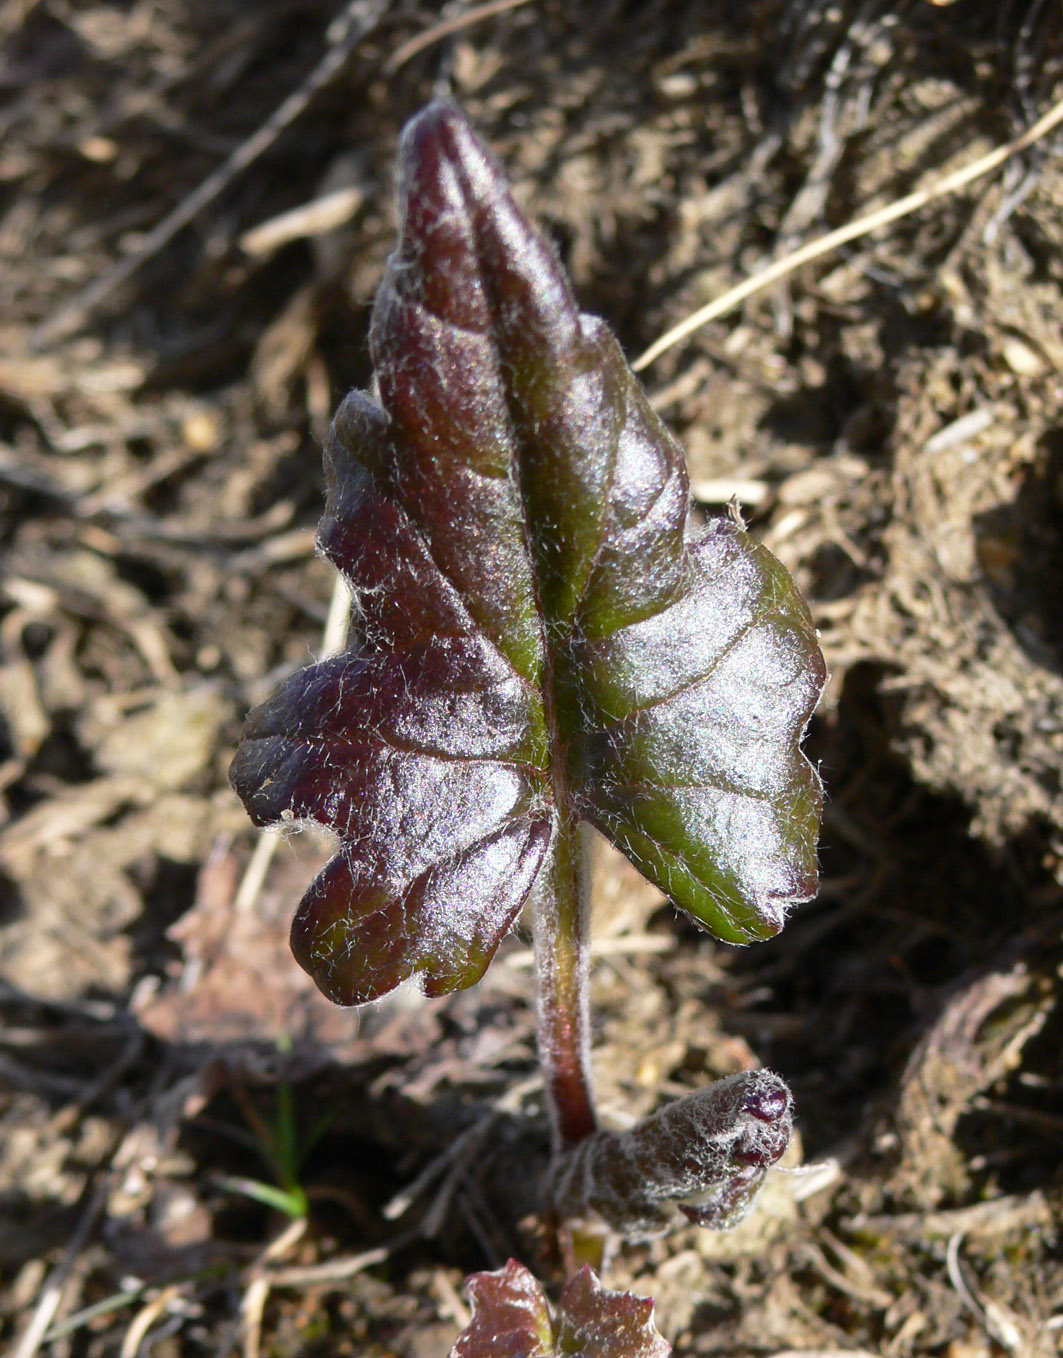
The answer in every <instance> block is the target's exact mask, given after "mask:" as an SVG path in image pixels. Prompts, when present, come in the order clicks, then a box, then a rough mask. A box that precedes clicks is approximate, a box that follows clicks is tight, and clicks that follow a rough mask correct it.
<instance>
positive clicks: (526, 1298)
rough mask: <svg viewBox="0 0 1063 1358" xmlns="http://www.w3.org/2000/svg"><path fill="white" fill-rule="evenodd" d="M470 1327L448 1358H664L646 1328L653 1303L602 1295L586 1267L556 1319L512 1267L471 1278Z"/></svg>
mask: <svg viewBox="0 0 1063 1358" xmlns="http://www.w3.org/2000/svg"><path fill="white" fill-rule="evenodd" d="M468 1289H469V1294H470V1296H471V1298H472V1303H473V1316H472V1320H471V1321H470V1323H469V1325H468V1326H467V1327H466V1329H465V1330H463V1331H462V1333H461V1334H460V1335H459V1336H458V1341H457V1343H456V1344H455V1345H454V1348H453V1349H452V1350H451V1358H564V1356H565V1355H572V1356H573V1358H575V1356H576V1355H580V1356H581V1358H668V1354H669V1353H671V1351H672V1350H671V1346H670V1345H669V1344H668V1343H667V1342H666V1341H665V1340H664V1339H663V1338H662V1337H661V1335H659V1334H658V1333H657V1330H656V1328H655V1327H654V1324H653V1302H652V1301H649V1300H647V1299H646V1298H644V1297H636V1296H634V1295H633V1294H632V1293H630V1292H608V1291H606V1290H605V1289H604V1288H603V1287H602V1286H601V1284H600V1283H599V1281H598V1279H597V1278H596V1277H595V1276H594V1274H593V1273H592V1272H591V1270H590V1268H589V1267H587V1266H586V1265H585V1266H584V1267H583V1268H582V1269H581V1270H580V1271H579V1273H577V1274H576V1275H575V1277H574V1278H572V1279H570V1280H569V1282H568V1283H566V1284H565V1287H564V1290H563V1291H562V1293H561V1298H560V1300H559V1302H558V1306H557V1313H556V1317H555V1316H551V1313H550V1307H549V1306H548V1304H547V1301H546V1296H545V1295H544V1293H543V1289H542V1287H541V1286H540V1284H539V1282H538V1280H537V1279H536V1278H535V1276H534V1275H533V1274H532V1273H530V1272H529V1271H528V1269H526V1268H525V1267H524V1266H523V1265H522V1264H518V1263H517V1262H516V1260H514V1259H511V1260H510V1261H509V1263H508V1264H507V1265H506V1266H505V1268H502V1269H499V1270H498V1271H497V1272H496V1273H474V1274H473V1275H472V1277H471V1278H470V1279H469V1281H468Z"/></svg>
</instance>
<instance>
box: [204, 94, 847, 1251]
mask: <svg viewBox="0 0 1063 1358" xmlns="http://www.w3.org/2000/svg"><path fill="white" fill-rule="evenodd" d="M399 192H400V217H401V230H400V238H399V243H398V248H397V249H396V251H395V253H394V254H393V255H392V257H391V260H390V262H389V266H388V270H387V274H386V276H385V278H384V281H383V283H382V285H381V288H380V291H379V293H378V295H377V299H376V305H375V309H374V312H373V320H372V326H371V330H370V346H371V349H372V354H373V360H374V364H375V369H376V376H377V384H378V389H379V395H378V396H376V397H374V396H371V395H366V394H364V393H362V392H352V393H351V394H350V395H349V396H348V397H347V398H346V400H345V401H344V402H343V404H342V405H341V406H340V408H339V411H338V413H337V415H336V419H335V422H334V425H333V428H332V432H331V434H330V437H329V441H328V446H327V448H326V454H325V465H326V476H327V486H328V500H327V504H326V508H325V515H324V518H323V520H322V522H321V527H320V533H319V544H320V547H321V550H322V551H323V553H324V554H325V556H326V557H328V559H329V560H330V561H332V562H333V563H334V564H335V565H336V567H337V568H338V569H339V570H340V571H342V572H343V574H344V576H345V577H346V579H347V581H348V583H349V585H350V588H351V591H352V595H353V598H354V600H355V626H354V627H353V629H352V640H351V642H350V645H349V648H348V649H347V650H346V651H345V652H344V653H342V654H340V655H337V656H334V657H331V658H329V659H327V660H323V661H321V662H320V663H318V664H316V665H311V666H310V667H309V668H307V669H305V670H303V671H301V672H300V673H298V674H296V675H294V676H293V677H292V678H291V679H289V680H288V681H287V683H285V684H284V685H283V686H282V687H281V688H280V690H279V691H278V692H277V693H276V694H275V695H274V696H273V697H272V698H270V699H269V700H268V701H267V702H266V703H264V704H263V705H262V706H261V707H259V708H257V709H256V710H255V711H254V712H252V713H251V715H250V716H249V718H248V720H247V725H246V728H245V731H244V734H243V738H242V741H241V744H240V748H239V750H238V752H237V755H236V759H235V761H234V764H233V768H232V775H231V776H232V781H233V784H234V786H235V788H236V790H237V792H238V793H239V795H240V796H241V797H242V799H243V801H244V803H245V805H246V806H247V808H248V811H249V813H250V815H251V817H252V819H253V820H254V821H255V822H256V823H257V824H259V825H269V824H273V823H275V822H278V821H281V820H286V821H291V820H296V821H299V820H303V819H309V820H314V821H318V822H320V823H322V824H324V825H325V826H327V827H328V828H329V829H331V830H332V831H333V832H334V833H335V835H336V836H337V838H338V843H339V848H338V852H337V854H336V856H335V857H334V858H333V859H332V860H331V862H330V863H329V864H328V865H327V866H326V867H325V869H324V870H323V872H322V873H321V874H320V876H319V877H318V878H317V879H316V881H315V882H314V883H313V884H312V885H311V887H310V889H309V890H308V891H307V893H306V895H305V897H304V898H303V901H302V903H301V905H300V907H299V909H298V912H297V914H296V917H295V922H294V926H293V930H292V946H293V949H294V952H295V955H296V957H297V958H298V960H299V962H300V963H301V964H302V965H303V966H304V967H305V968H306V969H307V970H308V971H309V972H310V974H311V975H312V976H313V977H314V979H315V980H316V982H317V984H318V985H319V986H320V988H321V989H322V990H323V991H324V993H325V994H326V995H328V996H329V997H330V998H331V999H333V1000H335V1001H336V1002H337V1003H339V1004H363V1003H365V1002H367V1001H370V1000H374V999H377V998H378V997H379V996H381V995H384V994H386V993H387V992H388V991H390V990H392V989H393V988H394V987H395V986H397V985H399V984H400V983H401V982H403V981H405V980H407V979H409V978H411V977H417V978H419V980H420V981H421V984H422V985H423V987H424V990H425V991H426V993H427V994H429V995H442V994H445V993H447V992H449V991H453V990H459V989H462V988H464V987H466V986H470V985H472V984H473V983H474V982H476V981H477V980H479V978H480V977H481V976H482V975H483V972H484V970H485V969H486V967H487V965H488V963H489V962H490V961H491V958H492V957H493V956H494V953H495V951H496V949H497V947H498V944H499V941H500V940H501V938H502V937H503V935H504V934H505V933H506V931H507V930H508V929H509V928H510V927H511V925H512V924H513V922H514V920H515V919H516V917H517V915H518V913H519V912H520V910H521V908H522V906H523V905H524V904H525V902H526V901H529V900H530V901H531V903H532V929H533V933H534V940H535V955H536V965H537V971H538V983H539V996H538V1001H539V1050H540V1056H541V1061H542V1066H543V1072H544V1078H545V1088H546V1099H547V1104H548V1108H549V1110H550V1115H551V1120H552V1128H553V1140H554V1161H553V1164H552V1167H551V1169H550V1171H549V1173H548V1175H547V1177H546V1180H545V1182H544V1192H545V1193H546V1194H547V1196H548V1198H549V1199H550V1200H551V1201H552V1205H553V1207H554V1208H555V1209H556V1210H557V1211H558V1212H560V1213H562V1214H571V1215H577V1216H578V1215H580V1214H585V1213H588V1212H589V1213H593V1214H597V1215H598V1216H602V1217H604V1218H605V1220H606V1221H607V1222H608V1223H609V1224H610V1225H611V1226H613V1227H614V1228H615V1229H618V1230H621V1231H635V1232H637V1233H644V1232H648V1231H652V1230H659V1229H662V1228H663V1227H664V1226H665V1225H666V1224H667V1223H668V1221H669V1220H670V1219H671V1218H673V1217H674V1216H675V1213H674V1212H673V1211H672V1206H678V1207H680V1208H681V1209H683V1210H684V1211H685V1212H686V1215H687V1216H688V1217H689V1218H691V1219H694V1220H700V1221H703V1222H705V1223H707V1224H714V1225H725V1224H728V1223H729V1222H731V1221H733V1220H735V1219H736V1218H737V1216H739V1215H740V1214H741V1212H742V1211H743V1210H744V1209H745V1207H746V1206H748V1203H749V1202H750V1201H751V1199H752V1195H753V1193H754V1191H755V1188H756V1186H757V1184H758V1183H759V1182H760V1179H761V1178H763V1174H764V1172H765V1170H766V1168H767V1167H768V1166H769V1165H770V1164H772V1163H774V1161H775V1159H777V1157H778V1156H779V1155H780V1154H781V1153H782V1150H783V1149H784V1148H785V1145H786V1141H787V1138H788V1136H789V1131H790V1119H791V1116H792V1114H791V1105H790V1099H789V1094H788V1091H787V1090H786V1087H785V1085H783V1084H782V1082H781V1081H780V1080H779V1079H778V1077H776V1076H773V1075H769V1074H767V1073H766V1072H753V1073H750V1074H747V1075H744V1076H741V1077H738V1078H737V1079H736V1080H733V1081H730V1082H724V1083H723V1084H721V1085H717V1086H714V1087H713V1088H712V1089H710V1090H708V1091H705V1092H704V1093H702V1094H698V1095H693V1096H691V1098H690V1099H687V1100H683V1101H682V1102H681V1103H680V1104H679V1105H676V1106H674V1107H673V1108H671V1109H666V1110H664V1112H663V1113H661V1114H658V1115H656V1117H655V1118H652V1119H649V1120H648V1121H647V1122H646V1123H645V1124H643V1126H642V1127H641V1128H639V1129H635V1130H634V1131H633V1132H631V1133H626V1134H624V1136H616V1135H614V1134H612V1133H609V1132H607V1131H603V1130H599V1129H598V1124H597V1119H596V1116H595V1111H594V1100H593V1097H592V1092H591V1083H590V1072H589V1062H588V1002H587V959H588V950H587V945H588V939H587V932H588V918H587V889H586V881H585V869H584V858H583V851H582V847H581V830H580V826H581V822H589V823H590V824H591V825H593V826H596V827H597V828H598V829H599V830H600V831H601V832H602V833H603V834H604V835H606V836H607V837H608V838H609V839H610V840H612V842H613V843H614V844H616V845H617V846H618V847H619V848H620V849H621V850H622V851H623V852H624V853H625V854H627V856H628V857H629V858H630V859H631V860H632V862H634V863H635V864H636V866H637V867H638V868H639V869H641V871H642V872H643V873H645V875H646V876H647V877H648V878H650V880H651V881H653V882H654V883H656V884H657V885H658V886H659V887H660V888H661V889H662V890H663V891H664V892H666V893H667V895H668V896H670V897H671V899H672V900H673V901H674V902H675V903H676V904H677V905H678V906H680V907H681V908H682V909H684V910H686V911H687V912H688V913H689V914H690V915H692V916H693V917H694V918H695V919H696V920H697V921H698V922H699V923H700V924H702V925H703V926H705V927H706V928H707V929H709V930H710V931H711V932H712V933H713V934H714V935H715V936H716V937H717V938H719V939H722V940H725V941H727V942H731V943H750V942H753V941H755V940H757V939H764V938H769V937H771V936H772V935H773V934H775V933H777V932H778V931H779V930H780V929H781V928H782V926H783V923H784V920H785V918H786V913H787V911H788V909H789V908H790V907H791V906H792V905H794V904H796V903H798V902H800V901H804V900H807V899H809V898H810V897H811V896H812V895H813V894H814V892H815V890H816V836H817V832H818V824H819V812H820V785H819V780H818V778H817V776H816V774H815V772H814V771H813V769H812V768H811V766H810V765H809V763H808V762H807V760H806V759H805V758H804V756H803V755H802V754H801V752H800V749H799V745H800V740H801V737H802V734H803V732H804V728H805V726H806V723H807V722H808V719H809V716H810V714H811V712H812V710H813V708H814V706H815V704H816V702H817V700H818V697H819V693H820V690H821V688H822V685H823V681H824V665H823V659H822V656H821V654H820V651H819V647H818V645H817V642H816V636H815V632H814V629H813V626H812V623H811V620H810V618H809V614H808V611H807V609H806V608H805V605H804V604H803V602H802V601H801V599H800V598H799V596H798V594H797V593H796V590H795V588H794V585H793V582H792V581H791V579H790V577H789V576H788V574H787V573H786V571H785V569H784V568H783V567H782V566H781V565H780V563H779V562H778V561H776V560H775V559H774V557H772V556H771V555H770V553H768V552H767V551H766V550H765V549H764V548H763V547H761V546H760V545H758V544H757V543H756V542H755V541H754V540H753V539H752V538H751V537H749V536H748V535H747V534H746V533H745V532H744V531H743V530H742V528H741V527H740V526H739V525H738V524H737V523H735V522H734V521H733V520H732V519H731V518H724V519H717V520H715V521H713V522H710V523H709V524H708V525H707V526H704V527H701V526H698V525H696V524H695V523H694V522H693V521H692V518H691V513H690V494H689V487H688V479H687V473H686V467H685V463H684V459H683V455H682V452H681V450H680V449H679V447H678V445H677V444H676V443H675V442H674V441H673V439H672V438H671V437H670V435H669V434H668V432H667V431H666V430H665V429H664V427H663V426H662V424H661V423H660V421H659V420H658V419H657V417H656V416H655V414H654V413H653V411H652V410H651V409H650V407H649V405H648V403H647V401H646V398H645V396H644V395H643V393H642V391H641V389H640V387H639V386H638V383H637V382H636V380H635V378H634V377H633V376H632V374H631V373H630V371H629V369H628V368H627V366H626V364H625V362H624V359H623V356H622V354H621V352H620V349H619V347H618V345H617V343H616V341H615V340H614V339H613V337H612V335H611V334H610V333H609V331H608V329H607V328H606V326H605V325H604V324H603V323H602V322H601V321H599V320H596V319H594V318H592V317H589V316H585V315H582V314H581V313H580V311H579V309H578V307H577V305H576V302H575V299H574V297H573V294H572V290H571V287H570V285H569V283H568V281H567V279H566V278H565V276H564V273H563V272H562V270H561V267H560V265H559V263H558V260H557V257H556V255H555V254H554V251H553V250H552V249H551V247H550V246H549V244H548V243H547V242H546V241H545V240H544V239H543V237H542V236H540V235H539V233H538V232H537V231H536V230H535V229H534V227H532V226H531V225H530V223H529V222H528V221H527V220H526V219H525V217H524V216H523V215H522V214H521V212H520V211H519V209H518V208H517V207H516V205H515V203H514V201H513V199H512V197H511V195H510V193H509V190H508V188H507V185H506V182H505V178H504V176H503V174H502V172H501V171H500V169H499V168H498V167H497V165H496V164H495V162H494V161H493V160H492V159H491V157H490V156H489V154H488V153H487V151H486V150H485V149H484V147H483V146H482V145H481V144H480V142H479V141H478V140H477V138H476V137H475V135H474V134H473V132H472V130H471V128H470V126H469V124H468V122H467V120H466V118H465V116H464V115H463V114H462V112H461V111H460V110H459V109H457V108H456V107H454V106H453V105H451V104H448V103H437V104H433V105H431V106H430V107H429V108H427V109H426V110H425V111H424V112H423V113H421V114H420V115H419V116H418V117H417V118H415V119H414V120H413V121H412V122H411V124H410V125H409V127H408V128H407V129H406V131H405V134H404V136H403V140H402V147H401V151H400V156H399ZM670 1205H671V1206H670Z"/></svg>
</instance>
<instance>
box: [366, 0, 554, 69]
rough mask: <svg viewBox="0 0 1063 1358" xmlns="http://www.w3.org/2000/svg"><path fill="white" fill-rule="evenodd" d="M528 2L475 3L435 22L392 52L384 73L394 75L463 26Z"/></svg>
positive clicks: (466, 26) (513, 0)
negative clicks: (448, 17)
mask: <svg viewBox="0 0 1063 1358" xmlns="http://www.w3.org/2000/svg"><path fill="white" fill-rule="evenodd" d="M526 4H528V0H488V3H487V4H485V5H474V6H473V7H472V8H471V9H466V10H463V11H462V13H461V14H456V15H455V16H454V18H453V19H444V20H443V21H442V23H438V24H434V25H433V26H432V27H431V28H429V29H428V30H427V31H426V32H424V33H418V34H417V36H416V38H411V39H410V40H409V42H404V43H403V44H402V46H401V47H399V48H398V49H397V50H396V51H394V52H392V54H391V56H390V57H388V59H387V61H386V62H385V63H384V74H385V75H394V74H395V72H396V71H398V70H399V69H401V67H403V66H405V65H406V63H407V62H408V61H409V60H410V59H411V58H412V57H415V56H416V55H417V53H418V52H423V51H424V50H425V48H426V47H431V46H432V45H433V44H434V43H437V42H441V41H442V40H443V39H444V38H449V37H450V35H451V34H452V33H460V32H461V30H462V29H463V28H470V27H471V26H472V25H473V24H477V23H479V22H480V20H481V19H491V18H493V17H494V16H495V15H496V14H505V12H506V10H509V9H517V8H518V6H520V5H526Z"/></svg>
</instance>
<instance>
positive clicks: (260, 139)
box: [30, 0, 388, 349]
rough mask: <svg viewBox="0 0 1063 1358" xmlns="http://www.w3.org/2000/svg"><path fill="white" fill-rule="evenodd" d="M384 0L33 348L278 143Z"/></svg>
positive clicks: (369, 7) (357, 9)
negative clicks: (282, 134)
mask: <svg viewBox="0 0 1063 1358" xmlns="http://www.w3.org/2000/svg"><path fill="white" fill-rule="evenodd" d="M387 11H388V4H387V0H354V3H352V4H350V5H348V6H347V8H346V9H345V10H344V12H343V15H342V16H341V18H342V19H343V20H345V21H346V23H345V31H344V32H343V33H342V36H341V37H340V38H339V39H338V40H336V41H335V42H334V43H333V44H332V46H330V47H329V49H328V51H327V52H326V53H325V55H324V56H323V57H322V58H321V60H320V61H319V62H318V64H317V65H316V66H315V67H314V69H313V70H312V71H311V72H310V74H309V75H308V76H307V78H306V79H305V80H304V81H303V83H302V84H301V85H300V86H299V87H298V88H297V89H295V90H293V91H292V93H291V94H289V95H288V97H287V98H286V99H285V100H283V102H282V103H281V104H280V106H279V107H278V108H276V109H275V110H274V111H273V112H272V113H271V114H270V116H269V117H268V118H267V119H266V121H265V122H264V123H263V124H262V126H261V127H259V128H257V129H256V130H255V131H254V132H253V133H252V134H251V136H250V137H248V139H247V140H246V141H245V142H242V143H241V144H240V145H239V146H238V147H237V148H236V150H235V151H234V152H233V153H232V155H231V156H230V157H229V158H228V160H226V161H225V162H224V164H222V165H219V167H218V168H217V169H216V170H215V171H214V173H213V174H210V175H208V176H207V178H206V179H204V180H203V182H202V183H201V184H200V185H199V186H198V188H195V189H193V191H192V192H191V193H190V194H189V195H188V197H187V198H183V199H182V200H181V202H180V203H178V205H177V207H175V208H174V210H173V211H172V212H171V213H169V214H168V215H167V216H166V217H164V218H163V219H162V221H161V222H159V223H158V224H157V225H156V226H154V227H152V229H151V230H150V231H149V232H148V233H147V235H146V236H145V237H144V239H143V241H141V243H140V245H139V246H138V247H137V249H136V250H134V251H133V252H132V254H130V255H127V256H126V258H125V259H123V260H121V261H120V262H119V263H118V264H116V265H114V267H113V268H111V269H108V270H107V271H106V272H105V273H103V274H101V275H100V277H99V278H97V279H96V280H95V281H94V282H92V283H90V284H89V286H88V287H87V288H85V289H83V290H82V291H81V292H80V293H78V295H77V296H76V297H75V298H74V299H73V301H71V302H69V303H67V305H66V306H64V307H61V308H60V309H59V310H58V311H57V312H56V313H55V315H54V316H51V317H49V319H48V320H46V321H44V322H43V323H42V324H41V325H39V326H38V327H37V329H36V330H35V331H34V333H33V335H32V337H31V341H30V343H31V347H32V348H34V349H42V348H44V347H46V346H47V345H49V344H52V343H54V342H55V341H56V340H60V339H65V338H66V336H67V335H69V334H71V333H72V332H73V331H74V330H76V329H77V328H78V326H79V325H81V324H82V323H83V322H84V321H85V320H86V319H87V318H88V316H89V315H91V313H92V312H93V311H94V310H95V309H96V307H97V306H99V304H100V302H102V301H103V299H104V298H105V297H106V296H107V294H108V293H110V292H113V291H114V290H115V288H117V287H120V286H121V285H122V284H123V283H125V282H127V281H128V280H129V279H130V278H132V277H133V275H134V274H135V273H137V272H138V271H139V270H140V269H141V268H142V267H143V266H144V265H145V264H146V263H147V261H148V260H149V259H151V258H152V256H153V255H156V254H158V252H159V251H160V250H162V249H163V248H164V247H165V246H167V245H168V244H169V243H170V241H171V240H173V238H174V236H176V235H177V233H178V232H179V231H180V230H182V229H183V228H184V227H186V226H187V225H188V224H189V223H190V222H191V221H193V220H194V219H195V218H196V217H198V216H199V214H200V213H201V212H202V211H203V209H204V208H205V207H207V206H209V204H211V203H213V202H214V200H215V199H216V198H217V197H218V196H219V194H221V193H222V192H224V190H225V189H226V188H228V186H229V185H230V184H231V183H232V181H233V180H234V179H235V178H236V177H237V175H239V174H242V173H243V172H244V170H246V169H247V168H248V166H250V165H252V164H253V163H254V162H255V161H256V160H258V159H259V157H260V156H262V155H263V154H264V153H265V152H266V151H268V150H269V148H270V147H271V146H272V145H273V144H274V142H276V140H277V138H278V137H279V136H280V135H281V133H282V132H284V131H285V130H286V129H287V128H288V127H289V126H290V125H291V124H292V123H293V122H295V120H296V119H297V118H299V117H300V116H301V115H302V113H303V111H304V110H305V109H306V108H307V106H308V105H309V103H310V101H311V100H312V99H313V98H314V96H315V95H316V94H317V93H318V91H319V90H322V89H324V88H325V86H326V85H328V84H329V83H330V82H331V81H332V80H334V79H335V78H336V76H337V75H338V74H339V73H340V71H342V70H343V68H344V66H346V64H347V62H348V61H349V60H350V58H351V56H352V55H353V53H354V51H355V49H356V48H357V47H358V46H359V44H360V43H361V42H362V40H363V38H365V37H367V36H368V35H369V34H370V33H371V32H373V30H374V29H376V28H377V27H378V26H379V24H380V23H381V21H382V20H383V19H384V18H385V16H386V15H387Z"/></svg>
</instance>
